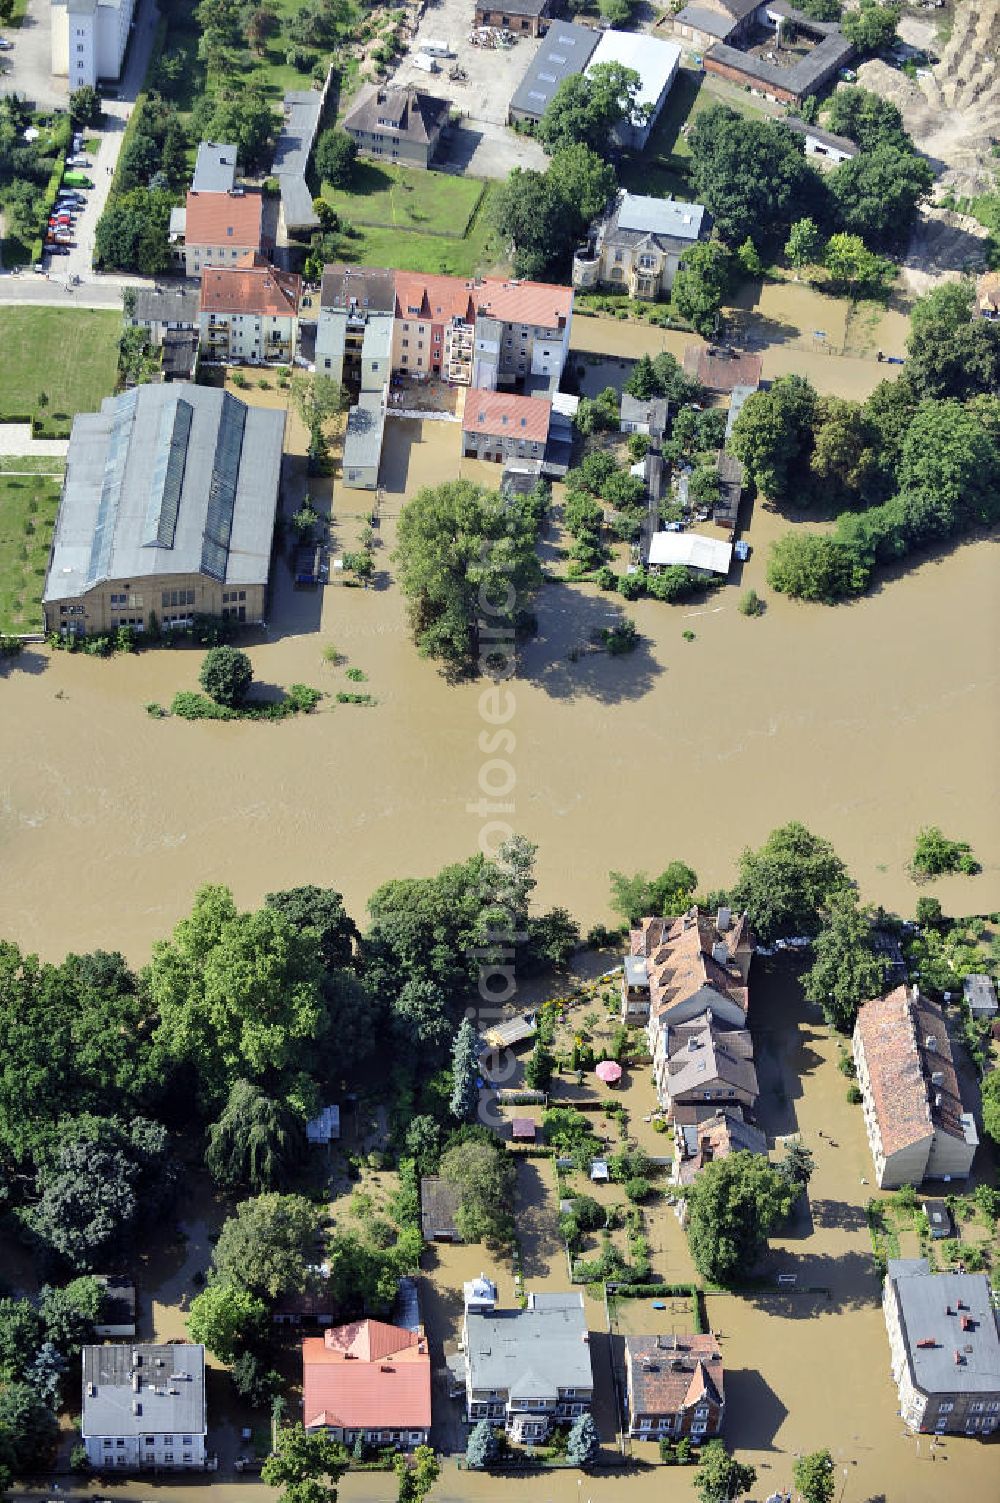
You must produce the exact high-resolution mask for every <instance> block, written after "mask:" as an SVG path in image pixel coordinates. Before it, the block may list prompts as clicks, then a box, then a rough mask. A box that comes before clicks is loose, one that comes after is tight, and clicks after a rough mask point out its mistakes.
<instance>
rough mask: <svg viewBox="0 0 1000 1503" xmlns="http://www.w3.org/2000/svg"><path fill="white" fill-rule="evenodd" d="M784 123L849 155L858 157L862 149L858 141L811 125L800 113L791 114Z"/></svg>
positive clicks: (798, 133)
mask: <svg viewBox="0 0 1000 1503" xmlns="http://www.w3.org/2000/svg"><path fill="white" fill-rule="evenodd" d="M784 124H785V128H786V129H787V130H790V131H793V132H794V133H795V135H797V136H805V137H807V140H808V141H818V142H819V143H820V145H821V146H831V147H833V149H834V150H835V151H842V152H844V153H845V154H846V155H847V156H849V157H856V156H857V154H858V152H859V151H860V150H861V147H860V146H859V145H858V143H857V142H856V141H851V140H850V139H849V138H848V137H847V136H835V135H834V133H833V131H832V130H821V129H820V127H819V126H818V125H809V124H807V123H806V121H805V120H803V119H801V118H800V116H798V115H789V116H788V117H787V118H786V120H785V122H784Z"/></svg>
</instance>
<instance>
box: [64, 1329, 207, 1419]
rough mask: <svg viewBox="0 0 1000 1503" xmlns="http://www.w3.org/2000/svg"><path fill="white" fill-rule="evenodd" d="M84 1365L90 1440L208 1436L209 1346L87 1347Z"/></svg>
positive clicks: (181, 1343)
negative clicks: (101, 1437) (206, 1360)
mask: <svg viewBox="0 0 1000 1503" xmlns="http://www.w3.org/2000/svg"><path fill="white" fill-rule="evenodd" d="M82 1366H83V1422H82V1427H81V1429H82V1434H83V1435H84V1437H90V1436H103V1435H113V1436H126V1435H172V1434H176V1435H178V1436H179V1437H180V1438H181V1439H182V1440H183V1437H184V1435H185V1434H187V1435H204V1434H205V1431H206V1422H205V1348H204V1347H203V1346H194V1345H192V1344H191V1343H188V1342H178V1343H176V1344H175V1345H172V1346H142V1345H138V1344H135V1345H133V1344H132V1343H125V1344H116V1345H113V1346H85V1347H84V1348H83V1354H82ZM91 1390H93V1391H91Z"/></svg>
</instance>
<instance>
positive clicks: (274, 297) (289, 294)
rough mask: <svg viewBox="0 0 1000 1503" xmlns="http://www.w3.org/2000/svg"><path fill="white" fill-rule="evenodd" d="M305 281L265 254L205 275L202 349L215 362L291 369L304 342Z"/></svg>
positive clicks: (207, 269)
mask: <svg viewBox="0 0 1000 1503" xmlns="http://www.w3.org/2000/svg"><path fill="white" fill-rule="evenodd" d="M301 295H302V278H301V277H299V276H296V275H294V273H292V272H290V271H279V270H278V268H277V267H275V266H272V265H271V264H270V262H269V261H268V260H267V259H266V258H265V257H264V256H261V255H259V254H254V255H248V256H243V257H241V258H240V259H239V260H238V261H237V262H236V264H235V265H234V266H206V267H205V269H204V271H203V272H202V276H201V304H200V309H199V323H200V337H201V348H202V351H203V352H204V354H206V355H207V356H208V357H209V358H210V359H212V360H224V361H225V360H235V361H240V362H243V361H246V362H248V363H249V364H251V365H257V364H267V363H274V362H277V363H279V364H282V365H290V364H291V362H292V360H293V359H294V356H295V351H296V347H297V345H298V337H299V300H300V298H301Z"/></svg>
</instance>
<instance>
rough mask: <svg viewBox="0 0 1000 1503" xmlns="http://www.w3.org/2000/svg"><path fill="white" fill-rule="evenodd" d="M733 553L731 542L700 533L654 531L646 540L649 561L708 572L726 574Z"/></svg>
mask: <svg viewBox="0 0 1000 1503" xmlns="http://www.w3.org/2000/svg"><path fill="white" fill-rule="evenodd" d="M732 556H733V545H732V543H724V542H723V541H722V540H721V538H707V537H705V536H704V534H703V533H700V532H656V533H654V534H653V536H652V538H651V539H650V543H649V562H650V564H662V565H669V564H684V565H686V566H687V567H688V568H690V569H707V570H708V572H709V573H710V574H728V573H729V565H730V562H731V560H732Z"/></svg>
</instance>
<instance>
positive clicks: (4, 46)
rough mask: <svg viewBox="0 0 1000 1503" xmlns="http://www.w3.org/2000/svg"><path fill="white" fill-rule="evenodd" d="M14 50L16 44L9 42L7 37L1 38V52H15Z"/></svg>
mask: <svg viewBox="0 0 1000 1503" xmlns="http://www.w3.org/2000/svg"><path fill="white" fill-rule="evenodd" d="M13 50H14V43H13V42H9V41H8V40H7V38H6V37H0V52H13Z"/></svg>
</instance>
